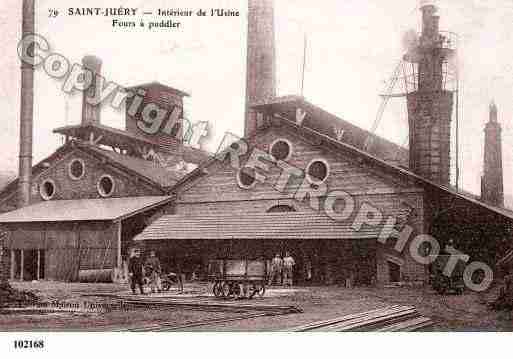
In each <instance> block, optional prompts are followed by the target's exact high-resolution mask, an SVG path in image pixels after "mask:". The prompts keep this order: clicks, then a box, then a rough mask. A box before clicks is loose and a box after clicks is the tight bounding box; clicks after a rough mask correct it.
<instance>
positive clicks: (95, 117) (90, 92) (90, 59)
mask: <svg viewBox="0 0 513 359" xmlns="http://www.w3.org/2000/svg"><path fill="white" fill-rule="evenodd" d="M82 66H83V67H84V69H87V70H90V71H91V72H92V79H91V86H89V87H88V88H87V89H86V90H85V91H84V93H83V95H82V125H83V126H86V125H90V124H100V120H101V118H100V115H101V105H100V104H98V105H92V104H90V103H89V102H88V101H87V99H88V98H94V97H95V94H96V86H97V85H98V84H97V82H98V81H97V80H98V78H99V76H101V73H102V60H101V59H99V58H98V57H96V56H85V57H84V58H83V59H82Z"/></svg>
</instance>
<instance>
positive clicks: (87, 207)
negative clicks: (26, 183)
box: [0, 196, 173, 224]
mask: <svg viewBox="0 0 513 359" xmlns="http://www.w3.org/2000/svg"><path fill="white" fill-rule="evenodd" d="M172 198H173V197H170V196H155V197H124V198H105V199H77V200H64V201H45V202H39V203H36V204H33V205H31V206H28V207H24V208H20V209H17V210H15V211H12V212H7V213H4V214H1V215H0V224H2V223H27V222H75V221H109V220H110V221H113V220H119V219H122V218H123V217H129V216H131V215H135V214H137V213H140V212H143V211H145V210H149V209H151V208H154V207H156V206H159V205H162V204H165V203H168V202H170V201H171V200H172Z"/></svg>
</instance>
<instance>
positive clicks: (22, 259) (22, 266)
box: [20, 249, 25, 282]
mask: <svg viewBox="0 0 513 359" xmlns="http://www.w3.org/2000/svg"><path fill="white" fill-rule="evenodd" d="M24 272H25V253H24V251H23V249H21V250H20V281H22V282H23V280H24V278H23V275H24Z"/></svg>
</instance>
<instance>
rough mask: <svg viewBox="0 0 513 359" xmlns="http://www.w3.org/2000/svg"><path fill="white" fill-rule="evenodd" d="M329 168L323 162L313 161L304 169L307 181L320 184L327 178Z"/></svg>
mask: <svg viewBox="0 0 513 359" xmlns="http://www.w3.org/2000/svg"><path fill="white" fill-rule="evenodd" d="M329 172H330V169H329V166H328V163H327V162H326V161H324V160H313V161H312V162H310V164H309V165H308V167H307V168H306V175H307V177H308V180H309V181H310V182H312V183H314V184H321V183H323V182H324V181H326V179H327V178H328V176H329Z"/></svg>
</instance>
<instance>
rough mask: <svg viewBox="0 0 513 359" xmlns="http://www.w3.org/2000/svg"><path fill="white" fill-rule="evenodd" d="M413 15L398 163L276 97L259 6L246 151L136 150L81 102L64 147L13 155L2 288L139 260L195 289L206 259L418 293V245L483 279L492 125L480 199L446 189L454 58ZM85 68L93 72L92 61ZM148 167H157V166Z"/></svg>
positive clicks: (3, 203)
mask: <svg viewBox="0 0 513 359" xmlns="http://www.w3.org/2000/svg"><path fill="white" fill-rule="evenodd" d="M421 10H422V16H423V29H422V35H421V37H420V39H419V43H418V44H417V45H416V47H414V48H412V49H410V51H409V52H408V53H407V54H406V55H405V61H408V62H410V63H412V66H413V67H415V68H416V69H417V70H416V74H417V77H416V78H417V80H416V85H415V88H414V89H413V90H412V91H411V92H409V93H408V94H407V103H408V114H409V126H410V146H409V150H408V149H405V148H403V147H401V146H398V145H396V144H394V143H391V142H389V141H387V140H386V139H383V138H381V137H378V136H376V135H374V134H372V133H370V132H368V131H365V130H363V129H361V128H359V127H357V126H355V125H353V124H351V123H350V122H347V121H344V120H342V119H340V118H337V117H336V116H334V115H333V114H330V113H328V112H326V111H324V110H323V109H321V108H319V107H317V106H315V105H313V104H311V103H309V102H308V101H307V100H305V99H304V98H302V97H299V96H286V97H276V64H275V49H274V21H273V18H274V8H273V1H271V0H263V1H256V0H255V1H249V24H248V30H249V31H248V55H247V56H248V59H247V61H248V71H247V88H246V101H247V106H246V116H245V136H244V138H243V139H241V140H240V141H236V142H235V143H234V144H231V145H228V146H227V148H226V149H225V151H221V152H220V153H217V154H215V155H209V154H207V153H205V152H204V151H201V150H197V149H194V148H190V147H188V146H186V145H185V144H183V141H181V140H180V139H181V138H182V135H183V133H182V126H181V125H180V122H177V123H178V125H176V126H174V128H173V129H172V131H171V132H169V133H164V134H162V133H159V134H158V135H156V136H155V135H148V133H146V132H144V131H141V128H140V127H139V126H137V125H136V124H137V122H138V120H140V116H141V114H140V113H129V111H127V114H126V121H127V125H126V128H125V129H124V130H119V129H113V128H110V127H107V126H104V125H102V124H101V121H100V112H99V111H100V109H99V108H98V107H92V106H91V105H89V104H88V103H87V101H85V98H86V97H87V96H88V93H87V92H86V93H84V104H83V113H82V123H81V124H80V125H78V126H68V127H64V128H59V129H56V130H55V132H56V133H58V134H60V135H63V136H65V138H66V143H65V145H64V146H63V147H62V148H60V149H58V150H57V151H56V152H55V153H54V154H52V156H50V157H49V158H48V159H46V160H44V161H42V162H41V163H39V164H37V165H36V166H33V167H32V166H30V167H28V168H29V169H30V170H28V171H27V169H26V168H27V165H26V156H27V155H26V154H27V149H26V148H25V147H22V148H21V150H20V153H21V154H25V155H23V156H21V157H20V158H21V160H20V164H21V163H23V166H21V165H20V180H16V181H14V182H13V183H11V184H10V185H9V186H8V187H7V188H6V189H5V190H4V191H2V192H1V193H0V207H1V208H2V209H3V211H5V212H6V213H4V214H2V215H0V226H1V227H2V230H3V233H4V234H3V235H4V242H5V243H7V248H6V249H7V250H6V251H4V252H5V253H7V254H8V255H9V260H8V263H10V276H11V279H13V280H20V279H21V280H27V279H56V280H70V281H76V280H80V278H81V273H82V274H84V273H89V272H88V271H105V270H111V271H121V268H122V267H123V263H124V262H126V259H127V257H128V253H129V249H130V248H132V247H134V246H139V247H142V248H146V249H154V250H157V251H158V253H159V256H160V257H161V260H162V262H163V263H164V267H165V269H169V270H173V269H174V268H176V267H180V270H182V271H184V272H186V273H187V272H189V273H192V272H195V273H196V274H197V273H200V274H204V275H206V274H207V273H208V264H209V261H210V260H212V259H220V258H254V259H267V260H270V259H271V258H272V257H273V256H274V255H275V254H281V255H283V254H285V252H290V253H291V254H292V255H293V257H294V258H295V259H296V262H297V265H296V267H295V272H296V273H295V275H296V278H297V280H298V282H299V283H304V284H309V283H324V284H335V283H346V284H347V283H351V284H353V285H370V284H375V283H390V282H403V281H425V280H426V278H427V275H428V272H429V268H428V266H427V265H425V263H419V261H416V260H414V257H416V256H417V255H422V254H426V253H427V252H426V251H428V250H429V248H425V247H418V248H417V250H418V253H411V251H410V250H409V248H410V246H409V245H408V244H410V243H411V241H412V240H413V239H414V238H416V236H418V235H422V234H429V235H431V236H432V237H434V238H436V240H437V242H438V243H439V244H440V247H441V248H442V250H443V249H444V248H446V246H448V245H450V246H452V247H454V248H456V249H458V250H459V251H461V252H463V253H465V254H468V255H469V256H470V257H471V258H472V260H479V261H483V262H485V263H487V264H489V265H490V266H493V263H495V261H496V260H497V259H498V258H500V257H501V256H502V255H503V254H504V253H505V252H506V251H507V250H508V249H509V247H510V246H511V238H512V234H513V233H512V232H513V213H512V212H510V211H509V210H507V209H504V208H503V207H502V206H501V200H500V198H499V197H500V196H502V182H500V183H498V182H497V181H499V179H500V181H502V163H501V161H499V159H500V158H499V155H498V154H497V153H500V151H501V149H500V146H501V140H500V125H498V124H497V123H496V122H497V121H496V119H497V116H496V112H495V117H493V116H492V118H491V119H494V121H491V122H493V124H492V125H489V126H487V136H486V138H487V146H488V147H487V148H489V150H488V151H487V152H486V153H488V155H485V156H486V157H487V158H488V160H486V161H485V162H486V163H485V168H488V170H486V171H485V176H484V177H483V187H484V188H487V189H489V190H487V191H486V193H483V198H478V197H476V196H473V195H470V194H467V193H463V192H461V191H458V190H456V189H454V188H452V187H451V186H450V183H449V178H450V168H449V167H450V166H449V164H450V140H451V133H450V132H451V131H450V129H451V126H450V122H451V118H452V106H453V98H452V95H453V94H452V93H451V92H450V91H447V90H445V89H444V87H443V84H444V79H443V74H444V70H443V63H444V61H445V60H446V58H447V57H448V56H450V54H451V52H452V51H454V49H453V48H452V47H451V45H450V44H449V43H448V41H447V39H446V38H444V37H443V35H441V34H440V33H439V30H438V21H439V19H438V17H437V16H436V8H435V7H434V6H432V5H425V6H423V7H422V9H421ZM84 67H86V68H89V69H91V70H92V71H94V72H96V73H98V72H100V62H99V61H98V60H97V59H95V58H91V57H87V58H86V59H85V61H84ZM138 88H143V89H144V90H145V91H144V92H145V94H146V95H145V98H144V102H147V103H153V102H156V103H158V104H159V105H160V106H163V107H164V108H166V109H168V110H169V111H170V112H171V113H176V114H178V113H179V112H177V109H181V108H183V97H184V96H186V95H187V94H185V93H184V92H182V91H179V90H176V89H173V88H171V87H168V86H164V85H162V84H159V83H150V84H145V85H141V86H138ZM89 95H90V94H89ZM127 108H130V106H128V104H127ZM176 118H180V116H176ZM28 120H29V121H31V118H30V116H29V118H28ZM23 123H24V122H23V121H22V125H23ZM497 128H498V130H497ZM22 135H23V133H22ZM23 136H29V135H27V134H25V135H23ZM28 138H30V137H28ZM21 142H22V144H23V143H27V142H30V141H21ZM155 154H162V155H165V156H166V157H167V158H170V159H171V161H170V162H169V163H168V165H167V166H161V165H158V164H156V163H155V161H153V160H152V157H154V155H155ZM234 159H235V161H234ZM255 164H256V165H255ZM284 169H288V171H291V172H287V173H291V174H292V175H290V176H283V173H284ZM291 169H292V170H291ZM293 169H299V170H300V171H299V172H298V171H295V172H294V170H293ZM21 179H23V180H21ZM27 179H28V182H27ZM27 184H28V185H27ZM341 193H344V194H345V195H347V196H348V197H347V198H345V200H343V199H342V200H341ZM20 198H22V199H25V201H21V202H22V203H21V204H20ZM348 202H351V203H352V205H354V207H355V209H356V210H354V211H351V213H346V209H347V208H348ZM326 208H329V209H330V211H328V212H326V211H325V209H326ZM390 218H392V219H393V221H389V220H388V219H390ZM398 244H401V245H398ZM398 247H399V250H398V249H397V248H398Z"/></svg>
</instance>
